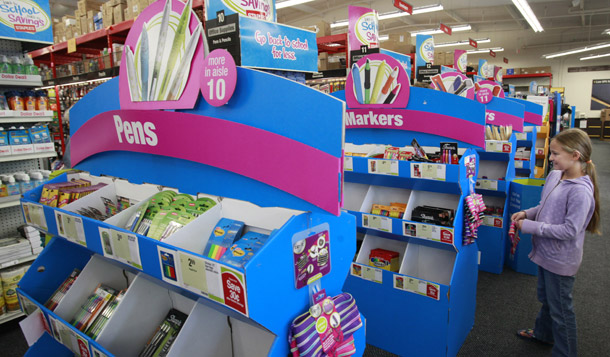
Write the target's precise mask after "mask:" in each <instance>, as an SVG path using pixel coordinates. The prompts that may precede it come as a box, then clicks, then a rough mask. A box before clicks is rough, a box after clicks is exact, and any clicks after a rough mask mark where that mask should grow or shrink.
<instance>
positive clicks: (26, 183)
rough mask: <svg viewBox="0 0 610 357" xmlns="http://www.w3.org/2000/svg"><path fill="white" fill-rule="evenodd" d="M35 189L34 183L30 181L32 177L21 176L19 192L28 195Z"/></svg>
mask: <svg viewBox="0 0 610 357" xmlns="http://www.w3.org/2000/svg"><path fill="white" fill-rule="evenodd" d="M33 188H34V185H33V184H32V181H31V180H30V175H28V174H19V190H20V191H21V193H26V192H28V191H30V190H31V189H33Z"/></svg>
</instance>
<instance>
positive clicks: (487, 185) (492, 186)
mask: <svg viewBox="0 0 610 357" xmlns="http://www.w3.org/2000/svg"><path fill="white" fill-rule="evenodd" d="M476 187H477V188H480V189H482V190H491V191H497V190H498V181H496V180H486V179H477V183H476Z"/></svg>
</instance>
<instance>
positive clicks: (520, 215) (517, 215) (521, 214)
mask: <svg viewBox="0 0 610 357" xmlns="http://www.w3.org/2000/svg"><path fill="white" fill-rule="evenodd" d="M525 218H526V217H525V212H523V211H519V212H517V213H514V214H513V215H512V216H511V217H510V220H511V221H513V222H517V221H520V220H522V219H525ZM519 228H521V227H519Z"/></svg>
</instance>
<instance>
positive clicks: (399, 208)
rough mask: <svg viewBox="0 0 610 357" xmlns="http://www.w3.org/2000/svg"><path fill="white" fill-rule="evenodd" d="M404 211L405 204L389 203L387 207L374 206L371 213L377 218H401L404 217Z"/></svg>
mask: <svg viewBox="0 0 610 357" xmlns="http://www.w3.org/2000/svg"><path fill="white" fill-rule="evenodd" d="M406 210H407V204H406V203H400V202H390V205H389V206H385V205H380V204H374V205H373V208H372V209H371V213H372V214H376V215H379V216H385V217H392V218H401V217H402V216H404V214H405V211H406Z"/></svg>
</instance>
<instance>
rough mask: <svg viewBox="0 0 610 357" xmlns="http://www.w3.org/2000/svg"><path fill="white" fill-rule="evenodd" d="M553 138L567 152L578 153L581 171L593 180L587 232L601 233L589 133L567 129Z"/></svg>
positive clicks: (595, 175) (595, 174)
mask: <svg viewBox="0 0 610 357" xmlns="http://www.w3.org/2000/svg"><path fill="white" fill-rule="evenodd" d="M553 140H554V141H555V142H557V143H558V144H559V145H561V148H562V149H563V150H564V151H566V152H567V153H569V154H572V153H574V152H578V153H580V160H579V161H580V165H581V167H582V171H583V173H585V174H586V175H588V176H589V178H590V179H591V181H592V182H593V197H594V198H595V210H594V211H593V216H592V217H591V221H590V222H589V225H588V226H587V232H591V233H594V234H601V230H600V209H599V208H600V207H599V189H598V188H597V172H596V170H595V164H594V163H593V161H591V154H592V152H593V148H592V146H591V139H589V135H587V133H585V132H584V131H582V130H580V129H574V128H572V129H567V130H564V131H562V132H560V133H559V134H557V135H556V136H555V137H554V138H553Z"/></svg>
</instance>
